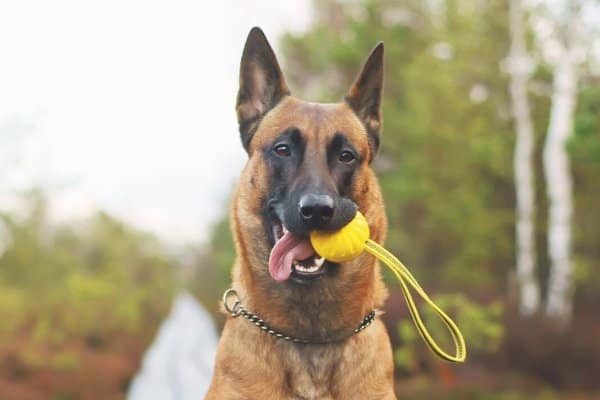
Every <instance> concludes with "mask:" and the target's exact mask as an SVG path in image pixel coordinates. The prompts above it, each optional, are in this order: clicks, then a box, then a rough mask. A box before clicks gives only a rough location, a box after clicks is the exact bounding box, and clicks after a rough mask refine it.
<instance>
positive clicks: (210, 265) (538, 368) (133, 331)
mask: <svg viewBox="0 0 600 400" xmlns="http://www.w3.org/2000/svg"><path fill="white" fill-rule="evenodd" d="M254 25H259V26H261V27H262V28H263V29H264V31H265V32H266V34H267V36H268V37H269V39H270V40H271V43H272V44H273V46H274V47H275V49H276V52H277V53H278V56H279V60H280V62H281V64H282V66H283V70H284V73H285V75H286V77H287V80H288V83H289V84H290V87H291V89H292V92H293V93H294V94H295V95H297V96H299V97H301V98H305V99H308V100H313V101H339V100H340V99H341V98H342V96H343V95H344V93H345V91H346V90H347V88H348V87H349V85H350V83H351V82H352V80H353V78H354V77H355V75H356V73H357V72H358V69H359V68H360V66H361V64H362V62H363V61H364V58H365V57H366V55H367V54H368V52H369V50H370V49H371V48H372V47H373V46H374V45H375V44H376V43H377V42H378V41H380V40H382V41H384V42H385V46H386V47H385V51H386V55H385V57H386V60H385V63H386V64H385V65H386V84H385V101H384V104H383V110H384V121H385V127H384V132H383V145H382V148H381V151H380V154H379V157H378V159H377V160H376V162H375V163H374V168H375V169H376V170H377V172H378V175H379V177H380V180H381V184H382V188H383V191H384V195H385V200H386V204H387V209H386V211H387V214H388V217H389V222H390V232H389V235H388V239H387V243H386V246H387V247H388V248H389V249H390V250H391V251H393V252H394V253H395V254H397V255H398V256H399V257H400V258H401V259H402V260H403V261H404V262H405V263H406V264H407V265H408V266H409V267H410V268H411V270H412V271H413V272H414V274H415V276H416V277H417V278H418V279H419V280H420V282H421V283H422V285H423V286H424V287H425V288H427V290H428V291H429V292H430V293H431V294H432V295H433V297H434V298H435V300H436V301H437V302H438V303H439V304H440V305H441V306H442V308H444V309H447V310H448V311H449V313H450V314H451V315H452V316H454V317H455V319H456V321H457V322H458V324H459V326H460V327H461V328H462V330H463V333H464V334H465V338H466V340H467V343H468V345H469V351H470V354H469V359H468V362H467V363H465V364H464V365H449V364H447V363H444V362H441V361H438V360H437V359H435V358H434V357H433V356H432V355H431V354H430V353H429V351H428V350H427V348H426V347H425V346H424V344H423V343H421V341H420V338H419V337H418V334H417V333H416V331H415V330H414V328H413V327H412V323H411V322H410V319H409V317H408V313H407V310H406V306H405V303H404V300H403V299H402V296H401V294H400V293H399V291H398V287H397V284H396V283H395V282H394V280H393V278H392V276H391V275H389V276H388V275H386V279H387V281H388V286H389V288H390V289H391V296H390V298H389V300H388V302H387V305H386V308H385V311H386V314H385V316H384V319H385V322H386V324H387V325H388V329H389V332H390V336H391V338H392V341H393V344H394V349H395V350H394V351H395V354H394V355H395V362H396V378H397V379H396V382H397V393H398V396H399V397H400V398H404V399H507V400H508V399H511V400H513V399H515V400H516V399H594V398H600V381H599V380H598V376H600V346H599V345H598V343H599V342H600V315H599V313H598V304H600V278H599V276H600V275H599V274H598V273H597V271H598V268H600V31H599V27H600V3H599V2H598V1H595V0H580V1H569V0H567V1H559V0H522V1H517V0H477V1H470V0H447V1H442V0H427V1H422V0H394V1H392V0H381V1H366V0H361V1H359V0H344V1H342V0H339V1H335V0H323V1H316V2H311V1H308V0H307V1H301V0H293V1H285V2H278V1H260V2H249V1H242V0H226V1H222V2H210V3H209V2H198V1H184V0H181V1H165V0H163V1H159V0H155V1H141V0H127V1H104V2H94V1H91V0H90V1H88V0H86V1H74V0H65V1H34V0H24V1H19V2H8V1H6V2H0V399H10V400H12V399H24V400H25V399H119V398H124V397H126V396H127V393H128V391H129V388H130V386H131V382H132V379H133V377H134V376H135V374H136V373H137V371H138V370H139V369H140V365H141V360H142V356H143V354H144V352H145V351H146V349H148V347H149V346H151V344H152V341H153V339H154V338H155V336H156V334H157V331H158V329H159V327H160V325H161V322H162V321H163V320H164V319H165V318H166V317H167V315H168V313H169V310H170V308H171V305H172V302H173V299H174V298H176V297H175V296H176V295H177V293H181V292H189V293H192V294H193V296H194V298H195V299H196V300H197V301H199V302H200V303H201V304H203V306H204V308H205V309H206V310H207V311H208V312H209V313H210V314H212V317H213V319H214V321H215V324H216V326H217V327H219V326H221V325H222V323H223V321H224V317H223V316H222V315H220V314H219V313H218V307H217V303H218V299H219V298H220V295H221V293H222V291H223V290H224V289H225V288H226V287H227V286H228V284H229V269H230V266H231V263H232V260H233V257H234V254H233V246H232V240H231V235H230V232H229V226H228V220H227V211H228V209H227V208H228V199H229V195H230V194H231V190H232V187H233V185H234V184H235V180H236V176H237V174H238V173H239V171H240V169H241V168H242V166H243V164H244V161H245V154H244V153H243V151H242V149H241V146H240V145H239V142H238V134H237V126H236V121H235V113H234V101H235V94H236V90H237V74H238V66H239V57H240V55H241V50H242V47H243V43H244V40H245V37H246V34H247V32H248V31H249V29H250V28H251V27H252V26H254ZM561 82H562V83H561ZM564 82H567V84H563V83H564ZM569 82H571V83H573V84H568V83H569ZM571 105H572V107H571ZM569 110H572V111H573V112H572V113H571V112H570V111H569ZM557 121H559V123H557ZM560 121H562V122H563V123H562V124H561V123H560ZM528 127H530V129H529V128H528ZM561 134H562V136H561ZM528 138H529V139H530V140H528ZM555 138H558V139H557V140H554V139H555ZM528 144H529V145H530V146H528ZM515 155H516V157H515ZM561 155H562V156H564V157H562V158H561ZM555 157H558V161H554V160H555ZM552 166H554V167H556V168H552ZM517 176H520V177H521V178H520V179H518V178H517ZM523 177H525V178H523ZM556 190H558V193H560V194H561V195H560V196H558V197H549V195H548V194H549V193H556ZM523 193H525V194H523ZM528 194H529V195H528ZM517 199H519V201H517ZM557 201H558V202H557ZM569 204H571V205H572V207H571V208H569ZM557 210H558V211H557ZM561 210H563V211H564V210H566V211H567V212H566V213H565V214H564V215H567V216H569V215H570V216H571V217H570V218H567V219H561V218H560V211H561ZM569 210H571V211H569ZM557 213H558V214H557ZM557 215H558V217H557ZM518 222H520V223H521V226H525V228H524V229H521V230H520V233H519V234H518V235H517V225H518ZM527 227H529V228H527ZM557 227H558V228H560V229H563V231H562V232H570V233H571V235H572V238H571V239H570V240H569V238H568V236H567V237H565V236H564V235H562V236H561V235H558V236H559V237H558V238H557V239H555V240H554V241H549V232H552V231H553V230H554V229H556V228H557ZM560 249H566V250H565V251H566V255H567V256H566V257H562V258H561V257H558V258H557V257H553V254H556V252H557V250H560ZM561 288H562V289H561ZM563 289H564V290H563ZM550 299H554V300H551V301H550ZM557 299H558V300H557ZM553 301H554V302H555V303H554V304H559V307H552V306H549V303H552V302H553ZM556 302H558V303H556ZM424 312H425V314H426V315H427V314H428V313H427V310H424ZM430 317H431V318H430V319H429V323H430V324H431V326H432V329H433V330H434V332H435V333H436V336H437V337H444V335H446V333H445V331H444V330H443V327H442V326H440V324H439V323H437V322H436V320H435V317H433V316H432V315H430ZM217 329H218V328H217ZM204 334H205V333H204V332H198V333H197V337H198V339H197V340H198V341H203V340H204V339H203V335H204ZM200 396H201V394H200ZM172 398H188V397H181V396H180V397H177V396H173V397H172Z"/></svg>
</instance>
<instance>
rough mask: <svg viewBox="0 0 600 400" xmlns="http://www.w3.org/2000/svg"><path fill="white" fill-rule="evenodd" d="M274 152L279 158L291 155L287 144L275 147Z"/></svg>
mask: <svg viewBox="0 0 600 400" xmlns="http://www.w3.org/2000/svg"><path fill="white" fill-rule="evenodd" d="M274 150H275V153H277V155H278V156H279V157H289V156H290V155H291V154H292V152H291V151H290V147H289V146H288V145H287V144H278V145H277V146H275V148H274Z"/></svg>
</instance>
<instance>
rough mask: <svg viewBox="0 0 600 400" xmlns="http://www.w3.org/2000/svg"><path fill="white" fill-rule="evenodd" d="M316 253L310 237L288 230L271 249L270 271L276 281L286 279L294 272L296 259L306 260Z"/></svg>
mask: <svg viewBox="0 0 600 400" xmlns="http://www.w3.org/2000/svg"><path fill="white" fill-rule="evenodd" d="M313 254H315V251H314V250H313V248H312V246H311V244H310V241H309V240H308V239H305V238H302V237H300V236H296V235H294V234H293V233H291V232H286V233H285V234H284V235H283V237H282V238H281V239H279V240H278V241H277V242H276V243H275V246H273V248H272V249H271V254H270V255H269V273H270V274H271V276H272V277H273V279H275V280H276V281H285V280H286V279H288V278H289V277H290V275H291V273H292V263H293V262H294V260H304V259H306V258H308V257H310V256H312V255H313Z"/></svg>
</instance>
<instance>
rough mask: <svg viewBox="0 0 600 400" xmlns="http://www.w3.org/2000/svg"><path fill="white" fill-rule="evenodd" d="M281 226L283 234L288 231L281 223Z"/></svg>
mask: <svg viewBox="0 0 600 400" xmlns="http://www.w3.org/2000/svg"><path fill="white" fill-rule="evenodd" d="M281 228H283V234H284V235H285V234H286V233H288V232H289V231H288V230H287V228H286V227H285V226H284V225H283V224H281Z"/></svg>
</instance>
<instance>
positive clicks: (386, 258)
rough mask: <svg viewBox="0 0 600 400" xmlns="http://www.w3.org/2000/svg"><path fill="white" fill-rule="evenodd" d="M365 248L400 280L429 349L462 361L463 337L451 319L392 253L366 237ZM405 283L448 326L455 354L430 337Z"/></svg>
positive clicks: (420, 332)
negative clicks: (451, 353)
mask: <svg viewBox="0 0 600 400" xmlns="http://www.w3.org/2000/svg"><path fill="white" fill-rule="evenodd" d="M365 250H366V251H367V252H368V253H370V254H372V255H373V256H375V257H376V258H377V259H379V260H380V261H382V262H383V263H384V264H385V265H387V266H388V267H389V268H390V269H391V270H392V272H393V273H394V275H396V277H397V278H398V281H399V282H400V287H401V288H402V294H403V295H404V298H405V299H406V304H407V305H408V310H409V311H410V315H411V317H412V319H413V322H414V323H415V326H416V327H417V330H418V331H419V334H420V335H421V337H422V338H423V340H424V341H425V343H427V345H428V346H429V348H430V349H431V351H433V352H434V353H435V354H437V355H438V356H439V357H441V358H443V359H445V360H447V361H452V362H463V361H464V360H465V358H466V357H467V347H466V345H465V339H464V338H463V336H462V333H461V332H460V330H459V329H458V327H457V326H456V324H455V323H454V321H452V319H451V318H450V317H449V316H448V315H447V314H446V313H445V312H444V311H442V309H441V308H439V307H438V306H437V305H436V304H435V303H434V302H433V300H431V299H430V298H429V296H428V295H427V293H425V291H424V290H423V288H422V287H421V285H419V282H417V280H416V279H415V278H414V277H413V276H412V274H411V273H410V271H409V270H408V269H407V268H406V267H405V266H404V264H402V262H400V260H398V259H397V258H396V257H395V256H394V255H393V254H392V253H390V252H389V251H387V250H386V249H384V248H383V247H382V246H380V245H379V244H377V243H376V242H374V241H372V240H371V239H367V241H366V242H365ZM407 283H408V284H409V285H410V286H411V287H412V288H413V289H414V290H415V292H417V293H418V294H419V296H421V297H422V298H423V300H425V302H427V304H429V305H430V306H431V308H433V310H434V311H435V312H436V313H437V315H438V316H439V317H440V319H441V320H442V321H444V324H445V325H446V327H447V328H448V331H449V332H450V334H451V335H452V340H453V341H454V346H455V349H456V355H454V356H452V355H450V354H448V353H446V352H445V351H444V350H442V348H441V347H440V346H439V345H438V344H437V343H436V341H435V340H434V339H433V338H432V337H431V334H430V333H429V331H428V330H427V328H426V327H425V324H424V323H423V320H422V319H421V315H420V314H419V310H418V309H417V306H416V304H415V301H414V299H413V297H412V295H411V294H410V290H409V288H408V286H407Z"/></svg>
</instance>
